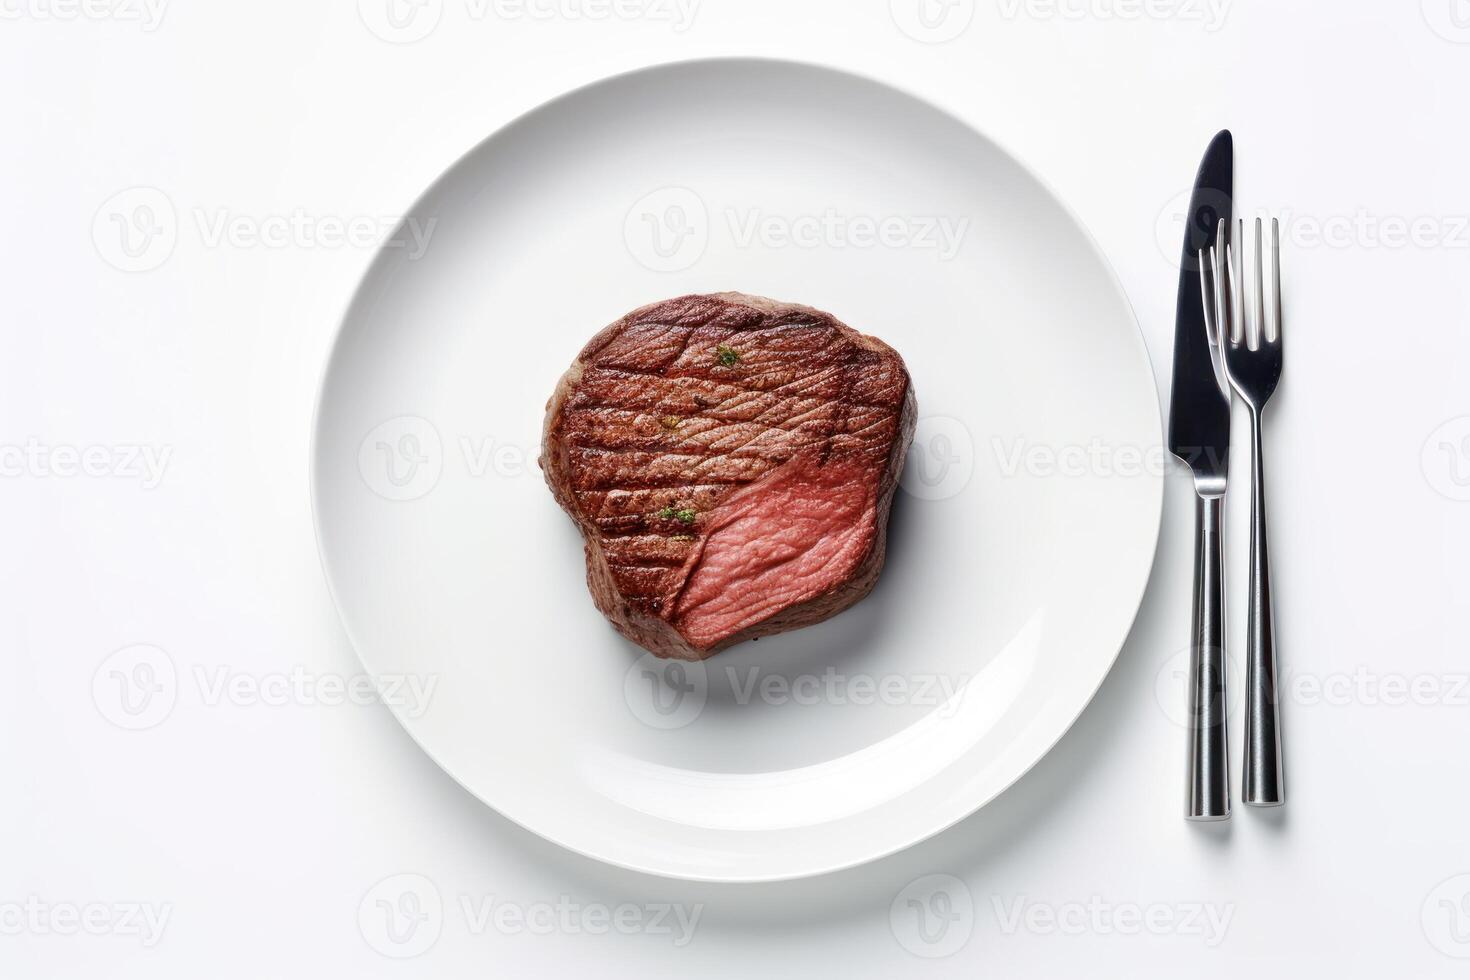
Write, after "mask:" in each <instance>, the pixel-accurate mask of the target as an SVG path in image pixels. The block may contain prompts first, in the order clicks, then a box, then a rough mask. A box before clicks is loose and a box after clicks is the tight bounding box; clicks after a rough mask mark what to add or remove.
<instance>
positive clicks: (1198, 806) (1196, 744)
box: [1184, 496, 1230, 820]
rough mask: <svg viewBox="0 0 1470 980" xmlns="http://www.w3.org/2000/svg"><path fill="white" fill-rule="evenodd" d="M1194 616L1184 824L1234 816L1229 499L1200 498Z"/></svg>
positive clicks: (1191, 640)
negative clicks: (1228, 686) (1228, 697)
mask: <svg viewBox="0 0 1470 980" xmlns="http://www.w3.org/2000/svg"><path fill="white" fill-rule="evenodd" d="M1196 500H1197V501H1198V503H1197V505H1196V508H1195V521H1196V526H1197V528H1198V536H1197V538H1196V540H1195V551H1194V616H1193V631H1192V634H1191V638H1190V651H1189V652H1190V657H1189V720H1190V729H1189V798H1188V801H1187V802H1186V805H1185V811H1184V817H1185V819H1186V820H1226V819H1228V818H1229V817H1230V756H1229V752H1228V741H1229V733H1228V730H1227V728H1226V724H1225V713H1226V701H1225V566H1224V561H1223V560H1222V557H1221V546H1222V540H1223V538H1222V535H1221V524H1222V521H1223V517H1224V504H1225V498H1224V497H1223V496H1218V497H1196Z"/></svg>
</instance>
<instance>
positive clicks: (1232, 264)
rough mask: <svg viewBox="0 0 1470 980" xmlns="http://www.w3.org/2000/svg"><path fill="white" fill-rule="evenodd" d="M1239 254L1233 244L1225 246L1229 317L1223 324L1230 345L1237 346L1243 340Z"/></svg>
mask: <svg viewBox="0 0 1470 980" xmlns="http://www.w3.org/2000/svg"><path fill="white" fill-rule="evenodd" d="M1238 260H1239V254H1238V253H1237V252H1236V251H1235V243H1234V242H1231V243H1230V244H1229V245H1226V246H1225V294H1226V296H1227V297H1228V300H1227V304H1226V305H1227V308H1228V310H1229V313H1230V317H1229V319H1228V320H1226V321H1225V322H1226V323H1227V324H1228V325H1229V327H1230V343H1231V345H1232V346H1238V345H1239V344H1240V342H1241V340H1242V339H1244V338H1243V334H1244V324H1243V323H1242V320H1243V318H1244V316H1245V311H1244V310H1243V309H1242V304H1241V283H1240V266H1239V265H1238V264H1237V263H1238Z"/></svg>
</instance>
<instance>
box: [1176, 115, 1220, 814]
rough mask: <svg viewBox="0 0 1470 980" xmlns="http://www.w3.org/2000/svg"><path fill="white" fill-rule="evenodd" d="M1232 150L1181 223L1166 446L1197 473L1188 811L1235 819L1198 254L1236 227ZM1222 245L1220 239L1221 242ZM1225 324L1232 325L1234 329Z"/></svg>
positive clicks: (1214, 420)
mask: <svg viewBox="0 0 1470 980" xmlns="http://www.w3.org/2000/svg"><path fill="white" fill-rule="evenodd" d="M1234 176H1235V149H1234V142H1233V140H1232V139H1231V136H1230V131H1229V130H1222V131H1221V132H1219V133H1218V134H1216V136H1215V138H1214V139H1213V140H1211V141H1210V145H1209V148H1208V149H1207V150H1205V156H1204V159H1203V160H1202V161H1201V162H1200V167H1199V174H1198V176H1197V177H1196V178H1195V182H1194V192H1193V193H1192V194H1191V195H1190V200H1189V212H1188V213H1187V214H1186V215H1185V221H1184V255H1183V259H1182V262H1181V265H1180V272H1179V301H1178V306H1177V308H1176V313H1175V321H1174V380H1173V383H1172V386H1171V388H1170V392H1169V451H1170V452H1172V453H1173V454H1174V455H1175V456H1178V457H1179V458H1180V459H1181V460H1183V461H1184V464H1185V465H1186V466H1188V467H1189V468H1190V471H1191V473H1192V474H1193V476H1194V491H1195V495H1196V500H1195V526H1196V531H1195V552H1194V615H1193V622H1192V632H1191V634H1190V658H1189V719H1190V730H1189V774H1188V796H1187V800H1186V803H1185V812H1184V816H1185V819H1188V820H1225V819H1228V818H1229V817H1230V762H1229V754H1228V752H1227V741H1228V732H1227V730H1226V725H1225V707H1226V702H1225V630H1224V620H1225V576H1224V563H1223V561H1222V559H1221V519H1222V517H1223V512H1224V502H1225V483H1226V476H1227V472H1226V470H1227V463H1228V459H1229V453H1230V396H1229V394H1228V389H1225V390H1222V387H1221V384H1220V380H1219V377H1218V376H1217V374H1216V371H1215V363H1214V360H1213V358H1212V356H1211V354H1210V346H1209V338H1208V337H1207V335H1206V333H1205V310H1204V302H1203V300H1202V298H1201V288H1200V277H1201V269H1200V262H1199V258H1198V256H1199V255H1200V252H1201V250H1204V251H1205V252H1206V254H1208V251H1209V249H1210V248H1211V247H1212V246H1214V245H1215V244H1216V236H1217V235H1218V231H1217V228H1218V227H1219V226H1220V223H1221V221H1222V220H1223V221H1224V226H1225V227H1226V228H1229V227H1232V226H1231V224H1230V222H1231V218H1232V210H1233V208H1232V203H1231V198H1232V196H1233V193H1234ZM1221 244H1223V243H1221ZM1227 329H1228V327H1227Z"/></svg>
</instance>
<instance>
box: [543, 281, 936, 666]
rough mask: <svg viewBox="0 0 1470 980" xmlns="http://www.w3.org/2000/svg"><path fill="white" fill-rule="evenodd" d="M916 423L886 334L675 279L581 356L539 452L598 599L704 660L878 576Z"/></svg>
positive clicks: (660, 647) (550, 407)
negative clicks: (669, 290)
mask: <svg viewBox="0 0 1470 980" xmlns="http://www.w3.org/2000/svg"><path fill="white" fill-rule="evenodd" d="M914 422H915V405H914V394H913V388H912V385H911V384H910V382H909V375H908V371H907V369H906V368H905V367H904V364H903V359H902V358H900V357H899V356H898V354H897V352H895V351H894V350H893V349H892V348H890V347H889V346H888V345H887V344H884V343H883V342H882V341H880V340H877V339H876V338H873V337H868V336H865V335H863V334H860V333H858V332H857V331H856V330H853V329H852V328H850V327H848V326H846V325H844V324H842V323H840V322H838V320H837V319H835V318H834V317H832V316H830V315H829V314H826V313H823V312H821V311H819V310H814V309H812V308H810V307H806V306H797V305H794V304H790V303H778V302H775V301H774V300H769V299H764V298H762V297H759V296H747V295H744V294H741V293H717V294H714V295H709V296H681V297H679V298H677V299H671V300H665V301H664V302H661V303H654V304H652V305H650V306H645V307H643V308H641V309H638V310H634V311H633V312H632V313H629V314H628V315H627V316H625V317H623V318H622V319H621V320H618V321H617V322H616V323H613V324H612V325H611V326H609V327H607V328H606V329H605V330H603V331H602V332H601V333H599V334H598V335H597V336H596V337H593V338H592V340H591V342H590V343H588V344H587V346H586V347H585V348H584V349H583V350H582V353H581V354H579V355H578V356H577V359H576V361H575V362H574V363H573V364H572V366H571V368H570V369H569V370H568V371H567V372H566V374H564V375H563V376H562V378H561V381H560V382H559V383H558V384H557V387H556V391H555V393H554V394H553V395H552V397H551V400H550V401H549V402H548V403H547V407H546V424H545V431H544V433H543V438H542V446H541V467H542V469H543V470H544V471H545V474H546V482H547V483H548V484H549V485H550V487H551V489H552V492H553V493H554V494H555V495H556V499H557V501H558V502H559V503H560V504H561V506H562V507H563V508H564V509H565V510H566V512H567V513H568V514H570V515H571V517H572V519H573V520H575V521H576V522H577V526H578V528H580V530H581V532H582V537H583V540H584V543H585V545H586V549H585V550H586V557H587V583H588V587H589V588H590V589H591V592H592V597H593V599H594V601H595V602H596V603H597V607H598V609H600V610H601V611H602V613H603V615H605V616H607V618H608V619H610V620H611V621H612V623H613V625H614V626H615V627H617V629H618V631H619V632H620V633H622V634H623V635H624V636H626V637H627V638H628V639H630V640H632V641H633V642H634V643H637V644H638V645H640V646H642V647H644V648H645V649H647V650H650V651H652V652H653V653H655V654H657V655H658V656H660V657H674V658H679V659H683V660H701V659H704V658H705V657H708V656H710V655H711V654H712V653H714V652H716V651H717V650H720V649H723V648H724V647H727V646H730V645H732V644H734V643H738V642H741V641H743V640H748V639H753V638H756V637H760V636H767V635H770V634H772V633H779V632H782V631H784V630H789V629H796V628H798V627H801V626H806V625H809V624H811V623H816V622H819V621H821V620H823V619H826V618H828V617H829V616H833V615H835V614H837V613H839V612H841V611H842V610H844V609H846V608H847V607H848V606H851V605H852V604H853V603H855V602H857V601H858V600H859V599H861V598H863V597H864V596H865V595H867V594H868V592H870V591H871V590H872V588H873V585H874V584H875V583H876V582H877V580H878V573H879V571H880V570H881V569H882V567H883V556H884V549H885V544H886V532H887V525H888V510H889V506H890V504H891V503H892V501H893V493H894V490H895V488H896V486H897V483H898V476H899V473H900V472H901V471H902V469H903V460H904V455H905V453H906V452H907V451H908V445H909V442H910V440H911V439H912V438H913V433H914Z"/></svg>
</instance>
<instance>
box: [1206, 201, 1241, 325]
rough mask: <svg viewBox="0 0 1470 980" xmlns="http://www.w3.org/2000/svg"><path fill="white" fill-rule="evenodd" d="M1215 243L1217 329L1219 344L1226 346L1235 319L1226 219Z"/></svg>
mask: <svg viewBox="0 0 1470 980" xmlns="http://www.w3.org/2000/svg"><path fill="white" fill-rule="evenodd" d="M1215 242H1216V244H1215V245H1214V246H1213V247H1212V248H1211V249H1210V262H1211V264H1212V271H1213V273H1214V286H1215V329H1216V331H1217V334H1218V343H1220V344H1224V343H1226V342H1228V341H1229V339H1230V325H1231V323H1233V322H1234V319H1235V313H1234V308H1233V306H1232V305H1231V302H1230V300H1231V295H1230V268H1229V266H1230V234H1229V222H1227V221H1226V220H1225V219H1224V218H1221V219H1220V224H1219V226H1218V227H1217V228H1216V229H1215Z"/></svg>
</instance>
